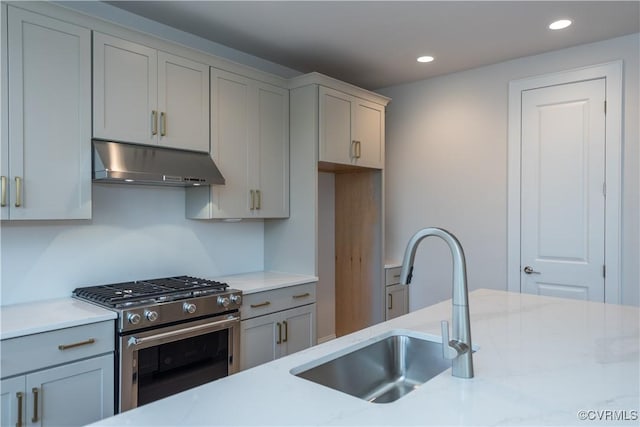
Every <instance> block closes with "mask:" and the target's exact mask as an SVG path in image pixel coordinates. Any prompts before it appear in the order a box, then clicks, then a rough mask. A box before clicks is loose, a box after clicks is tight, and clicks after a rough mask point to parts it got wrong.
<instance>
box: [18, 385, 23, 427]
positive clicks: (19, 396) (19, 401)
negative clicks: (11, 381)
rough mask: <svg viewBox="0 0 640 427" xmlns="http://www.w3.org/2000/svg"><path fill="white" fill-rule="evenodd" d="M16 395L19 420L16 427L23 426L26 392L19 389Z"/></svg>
mask: <svg viewBox="0 0 640 427" xmlns="http://www.w3.org/2000/svg"><path fill="white" fill-rule="evenodd" d="M16 397H17V398H18V422H17V423H16V427H22V400H23V399H24V393H22V392H21V391H19V392H17V393H16Z"/></svg>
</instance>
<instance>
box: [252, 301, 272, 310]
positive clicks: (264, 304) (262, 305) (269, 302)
mask: <svg viewBox="0 0 640 427" xmlns="http://www.w3.org/2000/svg"><path fill="white" fill-rule="evenodd" d="M269 304H271V301H265V302H261V303H260V304H251V308H258V307H266V306H268V305H269Z"/></svg>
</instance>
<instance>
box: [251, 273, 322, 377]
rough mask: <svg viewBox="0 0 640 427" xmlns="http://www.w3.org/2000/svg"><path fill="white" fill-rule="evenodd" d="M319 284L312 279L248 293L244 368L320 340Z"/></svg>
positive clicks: (306, 346) (292, 351)
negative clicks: (317, 328) (317, 322)
mask: <svg viewBox="0 0 640 427" xmlns="http://www.w3.org/2000/svg"><path fill="white" fill-rule="evenodd" d="M315 286H316V284H315V283H308V284H303V285H297V286H291V287H287V288H281V289H276V290H272V291H265V292H258V293H254V294H249V295H246V296H245V297H244V301H243V308H241V317H242V321H241V329H240V335H241V347H240V354H241V357H240V369H243V370H244V369H249V368H252V367H254V366H257V365H260V364H262V363H266V362H269V361H271V360H275V359H278V358H280V357H283V356H286V355H289V354H292V353H295V352H297V351H300V350H303V349H305V348H309V347H311V346H313V345H315V344H316V302H315Z"/></svg>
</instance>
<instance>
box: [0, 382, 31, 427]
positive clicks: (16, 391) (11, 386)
mask: <svg viewBox="0 0 640 427" xmlns="http://www.w3.org/2000/svg"><path fill="white" fill-rule="evenodd" d="M24 381H25V379H24V376H20V377H15V378H10V379H8V380H2V381H0V425H1V426H3V427H5V426H11V427H13V426H22V425H24V424H26V423H25V421H26V404H27V400H26V395H25V391H24V390H25V388H24V384H25V383H24ZM18 412H21V414H20V416H19V414H18ZM18 421H21V422H20V423H19V422H18Z"/></svg>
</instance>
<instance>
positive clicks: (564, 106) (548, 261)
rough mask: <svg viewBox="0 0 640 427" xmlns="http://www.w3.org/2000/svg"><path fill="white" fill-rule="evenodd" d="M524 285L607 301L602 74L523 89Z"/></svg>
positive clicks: (527, 288)
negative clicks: (583, 79) (581, 79)
mask: <svg viewBox="0 0 640 427" xmlns="http://www.w3.org/2000/svg"><path fill="white" fill-rule="evenodd" d="M521 167H522V178H521V179H522V180H521V182H522V184H521V185H522V188H521V203H522V206H521V233H522V235H521V251H520V253H521V263H520V267H521V273H520V274H521V281H520V283H521V290H522V291H523V292H527V293H534V294H538V295H548V296H560V297H568V298H577V299H584V300H591V301H604V259H605V251H604V247H605V235H604V230H605V228H604V226H605V79H597V80H591V81H584V82H578V83H569V84H564V85H559V86H551V87H545V88H540V89H533V90H527V91H523V92H522V166H521Z"/></svg>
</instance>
